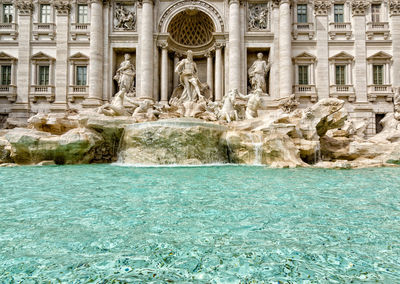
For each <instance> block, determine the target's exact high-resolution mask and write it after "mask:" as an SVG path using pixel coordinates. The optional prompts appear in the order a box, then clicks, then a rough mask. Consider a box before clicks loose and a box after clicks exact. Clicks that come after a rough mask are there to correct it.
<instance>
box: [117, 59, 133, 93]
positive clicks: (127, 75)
mask: <svg viewBox="0 0 400 284" xmlns="http://www.w3.org/2000/svg"><path fill="white" fill-rule="evenodd" d="M124 58H125V60H124V61H123V62H122V63H121V65H120V66H119V68H118V70H117V72H116V73H115V76H114V80H116V81H117V82H118V89H119V92H120V91H121V90H122V89H125V91H126V92H127V93H134V92H135V86H134V85H135V84H134V81H135V75H136V70H135V66H134V65H133V64H132V63H131V56H130V54H128V53H126V54H125V55H124Z"/></svg>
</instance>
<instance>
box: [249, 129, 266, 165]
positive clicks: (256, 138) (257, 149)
mask: <svg viewBox="0 0 400 284" xmlns="http://www.w3.org/2000/svg"><path fill="white" fill-rule="evenodd" d="M249 138H250V139H251V143H252V146H253V149H254V161H253V165H262V146H263V142H262V134H261V133H249Z"/></svg>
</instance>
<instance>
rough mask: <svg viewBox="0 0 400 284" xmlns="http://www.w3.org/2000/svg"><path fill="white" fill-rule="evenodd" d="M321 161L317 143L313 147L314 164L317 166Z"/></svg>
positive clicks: (319, 146) (319, 145) (319, 148)
mask: <svg viewBox="0 0 400 284" xmlns="http://www.w3.org/2000/svg"><path fill="white" fill-rule="evenodd" d="M321 160H322V158H321V144H320V143H319V142H318V143H317V145H316V147H315V152H314V164H317V163H318V162H320V161H321Z"/></svg>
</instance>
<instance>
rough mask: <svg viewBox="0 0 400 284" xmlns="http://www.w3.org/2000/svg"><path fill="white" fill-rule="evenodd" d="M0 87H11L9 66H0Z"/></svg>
mask: <svg viewBox="0 0 400 284" xmlns="http://www.w3.org/2000/svg"><path fill="white" fill-rule="evenodd" d="M1 85H3V86H4V85H11V65H2V66H1Z"/></svg>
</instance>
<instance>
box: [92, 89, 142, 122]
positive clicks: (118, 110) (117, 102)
mask: <svg viewBox="0 0 400 284" xmlns="http://www.w3.org/2000/svg"><path fill="white" fill-rule="evenodd" d="M125 95H126V89H125V88H122V89H121V90H120V91H119V92H118V93H116V94H115V96H114V98H113V99H112V101H111V103H106V104H104V105H102V106H101V107H99V108H98V109H97V113H100V114H104V115H107V116H128V115H130V114H129V112H128V111H127V110H126V109H125V107H124V100H125V99H126V100H127V101H129V102H130V103H132V104H134V105H136V106H137V103H135V102H134V101H132V100H131V99H130V98H128V97H126V96H125Z"/></svg>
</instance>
